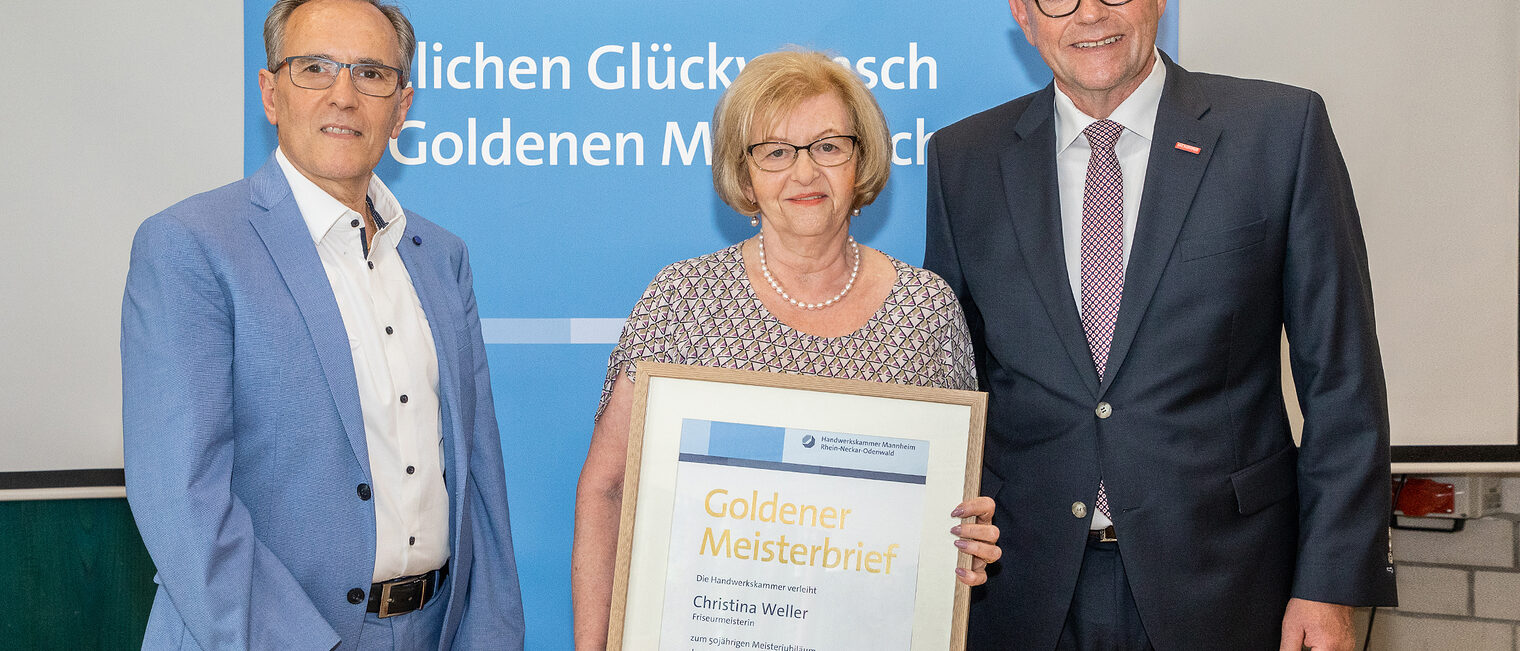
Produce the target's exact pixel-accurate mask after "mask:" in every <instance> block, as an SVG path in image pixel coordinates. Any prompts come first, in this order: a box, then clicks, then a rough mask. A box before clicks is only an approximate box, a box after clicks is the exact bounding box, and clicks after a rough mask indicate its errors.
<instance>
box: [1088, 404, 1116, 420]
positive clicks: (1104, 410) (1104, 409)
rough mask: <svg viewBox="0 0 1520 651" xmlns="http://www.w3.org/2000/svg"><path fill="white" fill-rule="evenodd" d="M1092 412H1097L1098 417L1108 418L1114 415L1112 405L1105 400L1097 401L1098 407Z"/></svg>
mask: <svg viewBox="0 0 1520 651" xmlns="http://www.w3.org/2000/svg"><path fill="white" fill-rule="evenodd" d="M1093 413H1095V414H1097V415H1098V418H1108V417H1109V416H1112V415H1114V406H1113V405H1110V404H1108V403H1106V402H1100V403H1098V408H1097V409H1094V410H1093Z"/></svg>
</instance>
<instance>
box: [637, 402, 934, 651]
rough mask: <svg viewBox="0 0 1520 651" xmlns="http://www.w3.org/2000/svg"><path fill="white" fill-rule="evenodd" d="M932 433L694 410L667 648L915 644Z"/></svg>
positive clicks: (680, 487)
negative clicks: (707, 416)
mask: <svg viewBox="0 0 1520 651" xmlns="http://www.w3.org/2000/svg"><path fill="white" fill-rule="evenodd" d="M928 464H929V443H928V442H927V441H921V440H916V439H905V438H887V437H879V436H862V435H854V434H844V433H837V432H820V431H815V430H803V429H792V428H783V427H768V426H760V425H746V424H740V423H725V422H715V421H708V420H699V419H690V418H688V419H684V420H683V421H682V423H681V442H680V456H679V460H678V462H677V464H676V468H677V471H676V473H677V474H676V492H675V494H676V502H675V504H674V517H673V518H672V524H671V532H670V557H669V563H668V565H667V566H666V567H667V572H668V573H667V576H666V582H665V604H664V608H663V613H664V614H663V621H662V622H661V633H660V648H661V649H672V650H673V649H683V650H684V649H708V648H725V647H726V648H741V649H774V650H786V651H804V650H806V649H829V650H831V651H832V650H835V649H840V650H849V649H862V650H867V649H868V650H871V651H879V650H880V649H906V648H908V646H909V643H910V640H911V638H912V633H913V620H914V586H915V585H916V582H917V575H918V550H919V545H920V541H919V538H918V535H919V532H920V530H921V528H920V522H921V521H922V519H923V509H924V487H925V478H926V475H927V473H928Z"/></svg>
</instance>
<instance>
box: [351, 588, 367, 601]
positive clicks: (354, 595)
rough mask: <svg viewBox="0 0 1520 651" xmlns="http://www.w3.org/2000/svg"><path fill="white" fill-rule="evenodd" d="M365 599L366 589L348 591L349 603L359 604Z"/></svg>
mask: <svg viewBox="0 0 1520 651" xmlns="http://www.w3.org/2000/svg"><path fill="white" fill-rule="evenodd" d="M362 601H364V591H363V590H360V589H358V588H354V589H353V590H349V591H348V603H351V604H358V603H359V602H362Z"/></svg>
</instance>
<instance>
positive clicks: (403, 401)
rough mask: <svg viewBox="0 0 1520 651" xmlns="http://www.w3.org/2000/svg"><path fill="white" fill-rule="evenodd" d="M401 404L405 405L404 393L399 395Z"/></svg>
mask: <svg viewBox="0 0 1520 651" xmlns="http://www.w3.org/2000/svg"><path fill="white" fill-rule="evenodd" d="M401 404H403V405H404V404H406V394H405V393H403V394H401Z"/></svg>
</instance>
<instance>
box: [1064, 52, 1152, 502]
mask: <svg viewBox="0 0 1520 651" xmlns="http://www.w3.org/2000/svg"><path fill="white" fill-rule="evenodd" d="M1165 85H1166V66H1165V65H1163V64H1162V63H1161V56H1160V55H1159V54H1158V55H1156V59H1155V63H1154V64H1153V65H1152V68H1151V72H1150V74H1149V75H1148V76H1146V78H1145V81H1143V82H1140V86H1139V87H1137V88H1135V92H1133V93H1130V96H1129V97H1127V98H1125V99H1124V101H1123V102H1121V103H1120V104H1119V106H1118V108H1115V109H1114V112H1113V114H1112V115H1109V116H1108V119H1109V120H1113V121H1114V122H1118V123H1119V125H1120V126H1122V127H1124V132H1123V133H1122V134H1120V136H1119V142H1118V143H1117V144H1115V145H1114V154H1115V156H1117V157H1118V159H1119V170H1120V174H1121V175H1122V176H1123V181H1124V206H1123V207H1124V269H1125V272H1126V274H1127V273H1128V271H1129V254H1130V246H1131V244H1132V243H1133V242H1134V239H1135V237H1134V236H1135V229H1136V227H1137V225H1138V224H1139V221H1140V195H1141V193H1143V192H1144V191H1145V171H1146V167H1147V166H1148V165H1149V163H1150V152H1151V135H1152V133H1153V132H1154V130H1155V127H1156V110H1157V108H1158V107H1160V105H1161V89H1162V88H1163V87H1164V86H1165ZM1055 105H1056V106H1055V117H1056V178H1057V181H1058V183H1059V185H1060V192H1061V238H1062V241H1063V242H1064V244H1065V246H1064V248H1065V253H1066V279H1067V281H1068V282H1069V283H1071V295H1072V298H1074V299H1076V302H1077V311H1078V312H1079V313H1080V311H1081V310H1082V189H1083V187H1084V186H1085V185H1086V183H1087V161H1088V159H1089V158H1091V157H1092V146H1091V145H1090V144H1089V143H1088V142H1087V138H1086V137H1085V136H1083V135H1082V130H1083V129H1086V128H1087V127H1088V125H1091V124H1092V123H1094V122H1097V121H1098V119H1097V118H1095V117H1092V116H1090V115H1087V114H1086V113H1083V112H1082V111H1081V110H1080V109H1078V108H1077V105H1076V104H1075V103H1073V102H1072V101H1071V98H1070V97H1068V96H1067V95H1066V93H1063V92H1061V88H1060V87H1059V86H1057V87H1056V99H1055ZM1094 491H1095V494H1096V487H1094ZM1092 512H1093V520H1092V528H1093V529H1102V528H1104V527H1107V526H1108V525H1110V524H1113V522H1112V521H1110V520H1109V519H1108V518H1106V517H1104V516H1103V514H1102V513H1099V512H1098V510H1097V509H1096V508H1095V509H1093V510H1092Z"/></svg>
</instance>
